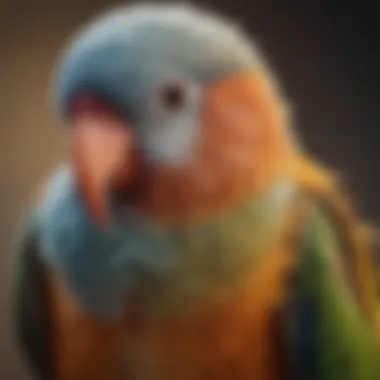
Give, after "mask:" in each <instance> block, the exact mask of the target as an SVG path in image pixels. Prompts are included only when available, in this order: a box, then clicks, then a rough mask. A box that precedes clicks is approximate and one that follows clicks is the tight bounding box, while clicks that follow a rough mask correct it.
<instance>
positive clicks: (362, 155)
mask: <svg viewBox="0 0 380 380" xmlns="http://www.w3.org/2000/svg"><path fill="white" fill-rule="evenodd" d="M118 3H120V2H118ZM198 3H199V4H206V5H207V6H208V7H211V8H213V9H215V10H219V11H220V12H222V13H224V14H227V15H230V16H232V17H233V18H236V19H239V20H241V22H242V23H243V24H245V26H246V28H247V29H248V30H249V31H250V32H251V33H252V35H253V36H256V37H257V39H258V41H259V42H260V43H261V45H262V47H263V48H264V50H265V51H266V52H267V53H269V56H270V59H271V63H272V65H273V66H274V68H275V69H276V71H277V73H278V75H279V77H280V79H281V81H282V82H283V85H284V87H285V90H286V93H287V95H288V96H289V98H290V99H291V100H292V103H293V104H294V107H295V115H296V123H297V128H298V131H299V134H300V135H301V137H302V139H303V141H304V143H305V145H306V146H307V147H308V148H309V150H310V151H311V152H312V153H313V154H314V155H316V156H317V157H318V158H320V159H322V160H323V161H324V162H325V163H327V164H329V165H331V166H332V167H334V168H335V169H336V170H337V171H338V172H339V173H341V174H342V175H343V176H344V178H345V179H346V180H347V181H348V184H349V186H350V188H351V190H352V191H353V192H354V194H355V196H356V199H357V202H358V204H359V206H360V210H361V212H362V214H363V215H364V216H366V217H368V218H371V219H373V220H375V221H377V222H379V223H380V202H379V198H380V197H379V193H380V180H379V178H378V172H379V171H380V149H379V146H380V144H379V139H378V137H379V136H380V135H379V128H380V104H379V103H380V102H379V100H380V73H379V71H380V38H379V37H378V35H380V33H379V31H380V26H376V24H378V22H377V20H376V15H377V12H375V8H374V7H375V6H374V5H373V6H372V7H373V9H371V8H370V5H369V4H368V5H367V4H365V2H363V1H361V2H360V5H358V4H359V2H352V3H350V2H349V1H346V2H345V5H344V6H342V5H341V6H339V5H338V2H335V1H333V0H329V1H327V0H326V1H321V0H315V1H313V2H306V1H303V0H292V1H281V0H277V1H275V0H255V1H248V0H234V1H231V0H219V1H217V0H215V1H211V0H210V1H204V2H202V1H198ZM112 4H116V2H114V1H107V0H49V1H43V0H34V1H30V0H24V1H21V0H0V181H1V183H0V195H1V196H0V379H2V380H8V379H9V380H18V379H20V380H21V379H31V377H30V376H29V375H28V373H27V372H28V371H27V369H26V366H25V363H24V362H23V361H22V359H21V357H20V353H19V352H18V350H17V349H16V345H15V342H14V339H13V335H12V329H11V316H10V296H9V291H10V278H11V273H10V264H11V252H10V246H11V241H12V239H13V237H14V235H15V231H16V228H17V225H18V222H19V219H20V215H21V212H22V210H23V208H24V207H25V205H26V204H27V202H28V201H29V199H30V198H31V195H32V194H33V192H34V190H35V188H36V187H37V186H38V184H39V183H40V182H41V180H42V179H43V178H44V177H46V176H47V175H48V174H49V171H50V170H52V169H53V168H54V166H55V165H56V164H57V163H58V162H59V160H61V159H62V157H63V156H64V153H65V149H64V135H63V133H62V130H60V129H59V121H58V120H57V119H56V118H55V115H54V112H53V107H52V104H51V78H52V69H53V67H54V64H55V59H56V55H57V52H58V50H59V49H60V48H61V47H62V45H63V44H64V42H65V39H66V38H67V37H68V36H69V35H70V33H71V32H72V31H73V30H74V29H75V28H76V27H77V26H78V25H80V24H81V23H82V22H83V21H85V20H87V19H88V18H89V17H91V16H92V15H94V14H96V13H98V12H100V11H101V10H103V9H106V8H107V7H109V6H110V5H112ZM371 15H373V17H371Z"/></svg>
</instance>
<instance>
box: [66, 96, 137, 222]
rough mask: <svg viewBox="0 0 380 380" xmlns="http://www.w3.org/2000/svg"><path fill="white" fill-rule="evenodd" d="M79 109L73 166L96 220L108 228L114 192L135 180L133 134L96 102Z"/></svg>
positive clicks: (86, 101)
mask: <svg viewBox="0 0 380 380" xmlns="http://www.w3.org/2000/svg"><path fill="white" fill-rule="evenodd" d="M76 106H77V107H76V109H75V112H74V116H73V124H74V125H73V130H72V134H71V141H70V142H71V146H70V148H71V159H72V166H73V168H74V172H75V174H76V180H77V183H78V186H79V189H80V191H81V193H82V196H83V198H84V201H85V202H86V204H87V207H88V209H89V211H90V214H91V216H92V218H93V219H94V221H95V222H96V223H98V224H102V225H104V224H106V223H108V222H109V220H110V214H109V209H108V206H109V205H108V195H109V191H110V189H111V188H112V187H113V186H116V185H117V184H121V183H122V184H124V185H126V184H127V183H128V181H130V180H131V178H132V172H133V170H132V169H133V164H132V162H133V149H132V148H133V133H132V130H131V128H128V126H127V125H126V124H125V123H124V122H123V121H122V120H121V119H120V118H119V117H118V116H117V115H116V114H115V113H113V112H112V111H110V110H108V109H105V108H103V107H102V106H99V103H96V102H94V101H93V99H84V100H83V101H82V102H80V103H78V104H76Z"/></svg>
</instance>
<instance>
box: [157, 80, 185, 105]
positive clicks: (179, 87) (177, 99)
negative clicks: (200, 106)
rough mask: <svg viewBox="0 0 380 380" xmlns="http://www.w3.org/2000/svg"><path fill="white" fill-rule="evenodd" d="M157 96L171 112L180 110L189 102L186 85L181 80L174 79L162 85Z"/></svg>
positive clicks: (161, 103)
mask: <svg viewBox="0 0 380 380" xmlns="http://www.w3.org/2000/svg"><path fill="white" fill-rule="evenodd" d="M157 96H158V97H159V99H158V101H159V103H160V105H161V107H162V108H164V109H165V110H167V111H170V112H179V111H180V110H181V109H183V108H184V107H185V105H186V102H187V100H188V99H187V88H186V85H185V84H183V83H181V82H179V81H172V82H168V83H165V84H164V85H162V86H160V88H159V90H158V94H157Z"/></svg>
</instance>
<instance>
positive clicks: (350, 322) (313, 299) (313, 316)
mask: <svg viewBox="0 0 380 380" xmlns="http://www.w3.org/2000/svg"><path fill="white" fill-rule="evenodd" d="M329 216H331V215H328V214H326V210H325V209H324V208H323V207H318V206H317V207H315V209H314V211H313V215H312V217H311V221H310V226H309V230H308V233H307V237H306V239H305V241H304V245H303V247H302V250H301V251H302V252H301V256H300V265H299V268H298V273H299V281H300V282H299V284H298V288H299V289H300V290H299V292H298V294H297V299H296V303H295V304H294V305H296V306H295V308H294V310H293V311H295V314H294V316H295V323H296V324H297V326H296V327H295V332H296V335H297V336H296V337H295V339H294V341H295V342H296V343H297V344H298V347H297V348H298V355H297V359H298V361H299V362H300V363H301V364H302V362H303V363H305V365H304V367H303V368H301V367H302V365H301V366H300V367H299V368H300V369H301V370H300V373H301V378H302V379H316V380H337V379H345V380H377V379H380V349H379V342H378V340H377V339H376V335H375V331H374V329H373V326H372V325H371V320H369V319H368V316H367V315H366V313H365V312H363V309H362V307H361V305H360V302H359V301H360V299H362V298H361V296H360V294H359V296H357V295H355V292H354V291H353V287H352V286H351V285H350V278H349V277H347V272H345V266H344V265H342V263H343V261H344V260H354V257H352V258H347V257H344V255H342V249H344V245H343V244H340V243H341V241H340V240H341V237H340V236H339V234H338V231H337V228H336V227H337V226H336V224H335V223H334V222H335V221H334V220H333V218H331V217H329ZM351 233H355V231H351ZM346 253H347V252H346ZM356 254H357V253H356ZM356 264H357V261H355V262H353V265H354V266H355V265H356ZM346 268H347V267H346ZM354 273H357V271H355V272H354ZM361 289H369V288H368V287H365V286H364V287H362V288H361ZM359 293H360V292H359ZM364 311H367V309H366V310H364ZM306 363H307V365H306Z"/></svg>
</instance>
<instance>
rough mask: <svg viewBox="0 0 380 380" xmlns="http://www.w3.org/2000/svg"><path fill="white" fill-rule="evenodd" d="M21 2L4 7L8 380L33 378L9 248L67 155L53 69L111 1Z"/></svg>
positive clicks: (2, 269) (2, 232)
mask: <svg viewBox="0 0 380 380" xmlns="http://www.w3.org/2000/svg"><path fill="white" fill-rule="evenodd" d="M19 3H20V4H17V1H15V2H13V1H12V0H10V1H9V4H8V5H7V4H6V3H1V2H0V10H1V11H0V25H1V26H0V68H1V69H0V152H1V159H0V176H1V177H0V181H1V189H0V195H1V201H0V215H1V216H0V252H1V254H0V289H1V290H0V379H1V380H16V379H28V378H29V377H28V376H26V375H25V372H26V371H25V368H24V365H23V361H22V360H20V358H19V354H18V352H17V350H16V349H15V347H14V346H15V344H14V341H13V336H12V330H11V328H10V326H11V323H10V322H11V321H10V316H9V303H10V298H9V283H10V260H11V257H10V254H9V247H10V242H11V238H12V236H13V235H14V231H15V226H17V223H18V220H19V217H20V214H21V212H22V209H23V208H24V206H25V204H26V202H27V201H28V199H29V198H30V194H32V191H33V189H34V188H35V186H36V184H37V183H38V182H39V181H40V180H41V179H42V178H44V177H45V176H46V175H47V174H48V173H49V171H50V170H51V169H52V168H53V167H54V166H55V164H56V163H57V162H58V161H59V159H60V157H61V156H62V155H63V153H64V149H63V147H64V144H63V139H62V135H61V133H60V131H59V129H58V125H59V124H58V122H57V120H56V119H55V115H54V113H53V109H52V107H51V104H50V98H49V96H50V87H49V86H50V80H51V70H52V67H53V65H54V63H55V59H56V54H57V50H58V48H59V47H60V46H61V45H62V43H63V41H64V40H65V38H66V37H67V35H68V34H69V33H70V31H71V30H72V29H73V28H74V27H75V26H76V25H77V24H78V23H80V22H82V21H83V20H84V19H86V18H87V17H88V15H89V14H91V13H93V12H96V11H97V10H98V9H101V8H102V7H103V6H104V4H106V1H103V5H102V4H101V1H92V5H89V4H87V5H86V4H85V2H79V1H78V2H74V1H71V4H70V1H69V2H68V1H65V2H64V1H61V2H60V1H50V2H47V1H46V4H43V2H38V1H37V2H33V1H30V2H29V1H25V2H19ZM28 3H29V5H28ZM96 3H98V5H96ZM78 4H79V5H78Z"/></svg>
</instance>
